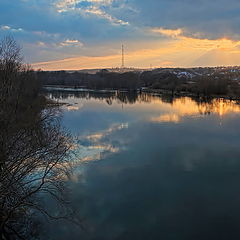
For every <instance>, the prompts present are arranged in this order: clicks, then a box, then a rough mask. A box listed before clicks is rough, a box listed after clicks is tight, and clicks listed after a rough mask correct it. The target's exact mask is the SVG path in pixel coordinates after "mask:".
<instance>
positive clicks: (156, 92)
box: [43, 85, 240, 101]
mask: <svg viewBox="0 0 240 240" xmlns="http://www.w3.org/2000/svg"><path fill="white" fill-rule="evenodd" d="M43 89H44V90H45V91H65V92H92V93H117V92H118V93H149V94H154V95H159V96H161V95H171V96H173V97H192V98H198V99H205V100H210V99H216V98H218V99H226V100H235V101H240V96H228V95H214V94H211V95H203V94H196V93H192V92H186V91H175V92H174V93H173V92H172V91H170V90H166V89H151V88H139V89H88V88H84V87H74V86H65V85H64V86H63V85H55V86H54V85H45V86H43Z"/></svg>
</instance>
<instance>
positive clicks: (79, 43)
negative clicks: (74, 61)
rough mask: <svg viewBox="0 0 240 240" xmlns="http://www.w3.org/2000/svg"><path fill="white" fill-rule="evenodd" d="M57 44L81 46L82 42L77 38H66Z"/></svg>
mask: <svg viewBox="0 0 240 240" xmlns="http://www.w3.org/2000/svg"><path fill="white" fill-rule="evenodd" d="M59 45H60V46H63V47H65V46H78V47H82V46H83V43H82V42H80V41H79V40H71V39H67V40H65V41H63V42H61V43H60V44H59Z"/></svg>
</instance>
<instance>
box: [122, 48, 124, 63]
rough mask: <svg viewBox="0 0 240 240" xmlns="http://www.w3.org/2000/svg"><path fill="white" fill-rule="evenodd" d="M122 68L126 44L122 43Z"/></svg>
mask: <svg viewBox="0 0 240 240" xmlns="http://www.w3.org/2000/svg"><path fill="white" fill-rule="evenodd" d="M122 68H124V45H123V44H122Z"/></svg>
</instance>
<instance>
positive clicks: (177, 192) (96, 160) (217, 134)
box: [45, 92, 240, 240]
mask: <svg viewBox="0 0 240 240" xmlns="http://www.w3.org/2000/svg"><path fill="white" fill-rule="evenodd" d="M49 96H50V97H51V98H54V99H58V100H59V101H61V102H65V103H68V104H67V105H64V106H63V125H64V126H65V127H66V128H67V129H69V130H70V131H71V132H72V133H73V134H74V135H75V136H77V137H78V142H77V145H78V148H77V150H76V153H77V157H76V159H75V161H74V172H73V176H72V181H71V182H70V188H71V190H72V194H71V196H70V198H71V202H72V203H71V204H72V207H73V208H74V209H75V210H76V211H77V212H78V215H79V216H80V217H81V219H82V220H83V225H84V229H80V228H78V227H76V226H74V225H73V224H70V223H65V222H56V223H51V224H48V225H47V227H46V230H45V235H46V236H48V239H54V240H62V239H64V240H65V239H71V240H75V239H76V240H78V239H84V240H85V239H94V240H95V239H96V240H100V239H103V240H105V239H106V240H110V239H111V240H112V239H113V240H115V239H121V240H128V239H129V240H130V239H131V240H133V239H154V240H155V239H163V240H170V239H171V240H182V239H184V240H186V239H194V240H196V239H204V240H206V239H211V240H212V239H238V238H239V237H240V227H239V224H240V137H239V136H240V127H239V126H240V105H239V104H238V103H237V102H234V101H229V100H222V99H215V100H212V101H210V102H205V101H195V100H193V99H190V98H175V99H174V98H169V97H160V96H154V95H148V94H141V95H137V94H124V93H121V94H120V93H111V94H107V93H99V94H97V93H76V94H74V93H64V92H62V93H61V92H55V93H51V94H49Z"/></svg>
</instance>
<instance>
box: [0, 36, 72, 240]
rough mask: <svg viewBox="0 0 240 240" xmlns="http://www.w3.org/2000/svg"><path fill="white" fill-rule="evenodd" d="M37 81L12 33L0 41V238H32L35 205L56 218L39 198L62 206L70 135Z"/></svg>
mask: <svg viewBox="0 0 240 240" xmlns="http://www.w3.org/2000/svg"><path fill="white" fill-rule="evenodd" d="M39 89H40V88H39V83H38V81H37V79H36V77H35V74H34V72H33V71H32V70H31V68H30V67H29V66H26V65H24V64H23V63H22V58H21V55H20V48H19V47H18V45H17V44H16V42H15V41H14V40H13V39H12V38H11V37H7V38H4V39H3V40H2V41H1V42H0V106H1V108H0V239H29V227H28V226H29V224H30V223H31V216H32V214H33V213H34V212H35V211H36V210H37V211H39V212H41V213H42V214H44V215H45V216H48V217H50V218H53V219H58V218H62V217H66V212H61V211H59V214H57V215H54V216H51V215H50V214H49V213H48V212H47V211H46V209H45V208H44V207H43V206H42V204H41V201H40V198H41V196H42V195H43V194H47V195H49V196H51V197H53V198H55V199H56V200H57V201H58V203H59V204H60V205H62V206H67V205H66V201H65V198H64V194H63V193H64V184H65V180H66V176H67V172H68V170H69V166H68V157H69V154H70V153H69V152H70V149H71V148H72V140H71V136H70V135H69V134H67V133H66V132H65V131H63V130H62V128H61V125H60V120H59V116H60V114H59V111H58V110H57V109H53V108H50V107H48V106H47V104H46V99H45V98H44V97H42V96H41V95H40V93H39Z"/></svg>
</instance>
